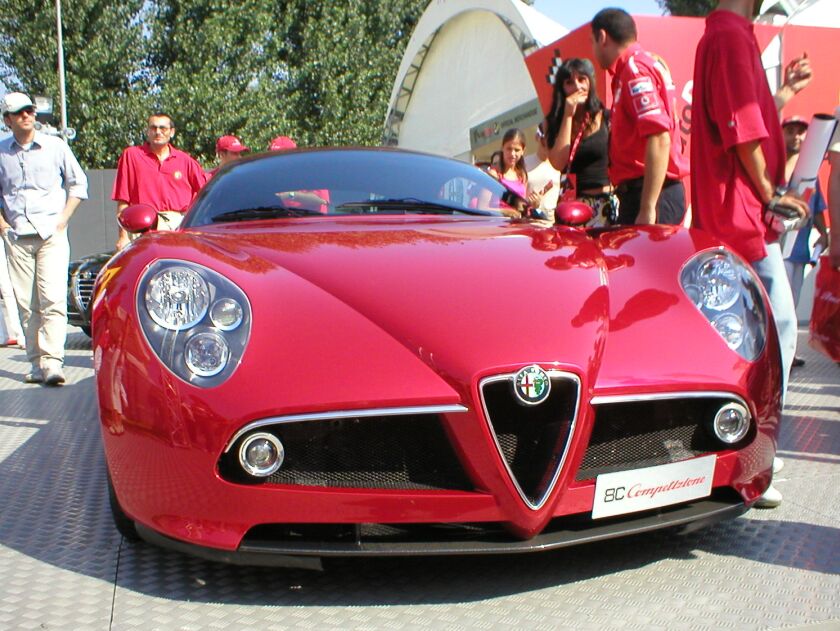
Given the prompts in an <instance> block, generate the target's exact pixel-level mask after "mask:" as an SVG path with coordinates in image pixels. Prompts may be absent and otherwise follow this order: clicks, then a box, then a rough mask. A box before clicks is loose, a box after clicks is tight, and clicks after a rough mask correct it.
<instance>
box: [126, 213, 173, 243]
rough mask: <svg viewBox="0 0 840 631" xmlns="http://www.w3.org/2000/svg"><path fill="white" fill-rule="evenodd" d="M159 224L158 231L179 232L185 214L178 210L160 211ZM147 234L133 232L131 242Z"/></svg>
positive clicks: (130, 234) (130, 236)
mask: <svg viewBox="0 0 840 631" xmlns="http://www.w3.org/2000/svg"><path fill="white" fill-rule="evenodd" d="M157 215H158V222H157V229H158V230H177V229H178V227H179V226H180V225H181V222H182V221H183V220H184V213H181V212H178V211H177V210H159V211H158V214H157ZM144 234H146V233H145V232H132V233H129V235H128V240H129V241H134V240H135V239H139V238H140V237H142V236H143V235H144Z"/></svg>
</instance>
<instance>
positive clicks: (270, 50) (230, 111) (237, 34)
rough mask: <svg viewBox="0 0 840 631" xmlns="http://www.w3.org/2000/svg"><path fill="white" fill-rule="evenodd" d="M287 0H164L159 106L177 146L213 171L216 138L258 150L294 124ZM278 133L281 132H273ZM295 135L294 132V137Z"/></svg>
mask: <svg viewBox="0 0 840 631" xmlns="http://www.w3.org/2000/svg"><path fill="white" fill-rule="evenodd" d="M275 5H276V6H277V7H282V6H283V5H284V2H282V0H281V1H279V2H276V3H275V2H268V1H263V0H245V1H244V2H238V1H236V0H158V1H157V2H156V3H155V4H154V5H153V9H152V12H153V15H154V19H153V20H151V21H150V24H149V26H150V33H151V49H150V55H149V59H150V72H151V75H152V76H153V77H154V82H153V83H154V100H155V107H156V109H160V110H163V111H165V112H167V113H169V114H170V115H171V116H172V118H173V119H174V121H175V125H176V128H177V130H178V131H177V134H178V135H177V136H176V139H175V144H176V145H177V146H179V147H180V148H182V149H185V150H187V151H189V152H191V153H193V155H195V156H196V157H197V158H199V159H200V160H201V161H203V162H204V163H205V165H206V166H209V165H210V164H212V163H213V161H214V157H213V154H214V144H215V140H216V138H217V137H218V136H220V135H223V134H236V135H238V136H240V137H242V139H243V141H244V142H245V144H248V145H249V146H251V148H252V149H257V150H259V149H262V148H264V147H265V145H266V144H268V141H267V139H266V136H267V135H269V134H271V131H270V130H272V129H284V128H286V127H288V116H287V112H288V111H289V108H288V103H287V102H286V101H285V100H284V96H285V94H284V80H285V77H287V76H288V69H287V67H286V63H285V61H284V48H285V44H284V38H285V34H284V31H285V24H284V23H283V22H282V21H279V22H278V21H277V19H276V18H277V13H278V9H277V8H275ZM274 135H277V134H274ZM288 135H291V134H288Z"/></svg>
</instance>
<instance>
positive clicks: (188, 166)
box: [111, 112, 207, 250]
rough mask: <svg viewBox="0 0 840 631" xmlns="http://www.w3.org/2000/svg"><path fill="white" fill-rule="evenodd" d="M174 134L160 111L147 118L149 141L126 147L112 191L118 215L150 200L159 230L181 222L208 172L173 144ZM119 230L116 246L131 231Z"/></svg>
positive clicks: (122, 243)
mask: <svg viewBox="0 0 840 631" xmlns="http://www.w3.org/2000/svg"><path fill="white" fill-rule="evenodd" d="M174 137H175V125H174V123H173V122H172V118H171V117H170V116H169V115H168V114H164V113H163V112H159V113H157V114H152V115H151V116H150V117H149V120H148V121H147V125H146V142H145V143H143V144H142V145H140V146H134V147H127V148H126V149H125V150H124V151H123V153H122V155H121V156H120V161H119V163H118V164H117V177H116V179H115V180H114V190H113V194H112V195H111V199H113V200H114V201H115V202H117V215H119V214H120V213H121V212H122V210H123V208H125V207H127V206H132V205H134V204H149V205H150V206H152V208H154V209H155V210H156V211H157V213H158V223H157V229H158V230H175V229H176V228H178V226H180V225H181V219H182V218H183V215H184V212H186V210H187V208H189V206H190V204H191V203H192V200H193V199H194V198H195V196H196V195H197V194H198V191H199V190H201V187H202V186H204V184H205V182H206V181H207V175H206V174H205V173H204V169H202V168H201V165H200V164H199V163H198V162H196V160H195V158H193V157H192V156H191V155H190V154H188V153H187V152H185V151H181V150H180V149H176V148H175V147H174V146H173V145H172V139H173V138H174ZM119 230H120V234H119V238H118V239H117V246H116V247H117V250H121V249H122V248H124V247H125V246H126V245H128V243H129V236H128V233H126V231H125V230H123V229H122V228H120V229H119Z"/></svg>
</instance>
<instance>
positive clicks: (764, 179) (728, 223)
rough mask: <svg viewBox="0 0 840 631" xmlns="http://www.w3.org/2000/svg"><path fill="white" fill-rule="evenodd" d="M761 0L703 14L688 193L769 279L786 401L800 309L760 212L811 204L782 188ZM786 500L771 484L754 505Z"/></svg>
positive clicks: (700, 215) (697, 217) (706, 220)
mask: <svg viewBox="0 0 840 631" xmlns="http://www.w3.org/2000/svg"><path fill="white" fill-rule="evenodd" d="M759 4H760V3H759V2H758V1H757V0H720V1H719V2H718V8H717V10H715V11H713V12H712V13H711V14H710V15H709V17H708V18H707V19H706V31H705V33H704V35H703V37H702V39H701V40H700V42H699V44H698V45H697V54H696V58H695V61H694V88H693V95H692V104H693V106H692V112H691V113H692V116H691V119H692V120H691V165H692V170H691V198H692V212H693V215H694V225H695V226H696V227H698V228H702V229H703V230H705V231H707V232H710V233H712V234H713V235H714V236H716V237H717V238H719V239H721V240H722V241H725V242H726V243H728V244H729V246H730V247H732V248H733V249H734V250H735V251H736V252H738V253H739V254H740V255H741V256H742V257H744V258H745V259H746V260H747V261H749V262H750V264H751V265H752V266H753V268H754V269H755V271H756V274H757V275H758V276H759V278H760V279H761V281H762V283H763V284H764V288H765V289H766V291H767V295H768V298H769V299H770V306H771V308H772V310H773V316H774V319H775V321H776V330H777V331H778V334H779V345H780V347H781V354H782V401H784V397H785V391H786V389H787V382H788V377H789V375H790V368H791V364H792V362H793V357H794V353H795V351H796V332H797V331H796V327H797V321H796V309H795V307H794V304H793V295H792V294H791V289H790V283H789V282H788V278H787V273H786V271H785V265H784V260H783V258H782V252H781V248H780V247H779V235H778V234H777V233H776V232H774V231H773V230H772V229H770V228H769V227H767V226H766V225H765V223H764V221H763V217H764V212H765V209H766V208H768V207H771V206H773V205H775V204H779V203H781V204H784V205H787V206H790V207H793V208H795V209H796V210H797V212H798V213H799V214H800V215H801V216H802V217H805V216H807V214H808V206H807V204H806V203H805V202H804V201H802V200H801V199H799V198H798V197H796V196H794V195H792V194H787V193H783V192H782V190H781V189H779V188H777V187H780V186H782V185H783V184H784V183H785V144H784V140H783V138H782V128H781V125H780V123H779V115H778V111H777V109H776V103H775V101H774V100H773V95H772V94H771V93H770V87H769V85H768V84H767V79H766V77H765V74H764V68H763V66H762V64H761V52H760V50H759V48H758V42H757V41H756V39H755V34H754V33H753V25H752V22H751V21H750V18H752V17H753V16H754V15H755V13H756V11H755V10H756V9H757V6H758V5H759ZM779 462H781V461H779ZM774 464H776V463H774ZM774 468H776V469H778V468H780V466H779V465H778V464H776V466H775V467H774ZM781 501H782V495H781V493H779V492H778V491H777V490H776V489H775V488H774V487H773V486H770V488H768V489H767V491H766V492H765V494H764V496H763V497H762V498H761V499H760V500H759V501H758V502H757V504H756V506H759V507H764V508H771V507H774V506H778V505H779V503H781Z"/></svg>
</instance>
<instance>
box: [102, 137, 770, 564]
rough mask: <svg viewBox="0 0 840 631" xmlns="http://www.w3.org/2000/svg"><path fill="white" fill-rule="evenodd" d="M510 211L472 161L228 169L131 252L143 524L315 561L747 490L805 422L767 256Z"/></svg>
mask: <svg viewBox="0 0 840 631" xmlns="http://www.w3.org/2000/svg"><path fill="white" fill-rule="evenodd" d="M511 207H513V208H517V207H518V208H520V209H521V208H522V207H523V200H521V199H520V198H518V197H516V196H515V195H513V194H512V193H511V192H510V191H508V190H507V189H505V188H504V187H503V186H502V185H501V184H500V183H498V182H497V181H496V180H494V179H493V178H491V177H490V176H488V175H487V174H485V173H483V172H482V171H480V170H479V169H476V168H474V167H472V166H471V165H467V164H463V163H460V162H456V161H452V160H448V159H444V158H440V157H435V156H430V155H424V154H417V153H409V152H403V151H398V150H387V149H342V150H301V151H296V152H285V153H282V154H271V155H262V156H254V157H252V158H247V159H245V160H242V161H240V162H238V163H236V164H234V165H233V166H231V167H230V168H225V169H223V170H222V171H220V172H219V174H218V175H216V177H214V178H213V180H212V181H211V182H210V183H209V184H208V186H207V187H206V188H205V189H204V190H203V191H202V193H201V195H200V196H199V197H198V199H197V200H196V201H195V203H194V204H193V206H192V208H191V210H190V211H189V214H188V216H187V217H186V219H185V221H184V224H183V226H182V228H181V229H180V230H179V231H177V232H150V233H149V234H147V235H145V236H143V237H142V238H139V239H137V240H136V241H135V242H134V243H133V244H132V245H131V246H129V247H128V248H126V249H125V250H123V251H122V252H120V253H119V254H117V255H116V256H115V257H114V258H113V259H111V261H110V262H108V263H107V265H106V266H105V267H104V269H103V270H102V272H101V273H100V274H99V278H98V281H97V285H96V289H95V297H94V308H93V331H94V341H93V345H94V365H95V368H96V382H97V389H98V396H99V408H100V414H101V426H102V436H103V442H104V448H105V455H106V460H107V466H108V473H109V484H110V491H111V504H112V509H113V513H114V517H115V521H116V524H117V526H118V528H119V529H120V531H121V532H122V533H123V534H124V535H126V536H129V537H136V536H137V535H138V534H139V536H140V537H141V538H143V539H145V540H147V541H150V542H153V543H157V544H160V545H164V546H168V547H171V548H176V549H179V550H183V551H188V552H191V553H193V554H197V555H199V556H203V557H209V558H213V559H217V560H224V561H229V562H234V563H246V564H273V565H291V566H302V567H314V566H317V565H318V564H319V563H320V558H321V557H325V556H334V555H414V554H423V555H426V554H478V553H506V552H524V551H535V550H545V549H550V548H555V547H559V546H565V545H570V544H576V543H581V542H587V541H594V540H598V539H603V538H608V537H616V536H620V535H625V534H630V533H638V532H643V531H647V530H651V529H655V528H662V527H668V526H684V527H686V526H687V527H696V526H697V525H701V524H706V523H710V522H713V521H716V520H719V519H723V518H727V517H734V516H737V515H739V514H741V513H743V512H744V511H745V510H747V509H748V508H749V507H750V505H751V504H752V503H753V502H754V501H755V500H756V499H757V498H758V497H759V495H761V493H762V492H763V491H764V490H765V488H766V487H767V486H768V485H769V483H770V478H771V468H772V461H773V455H774V451H775V444H776V434H777V430H778V425H779V418H780V397H779V393H780V368H779V349H778V344H777V337H776V332H775V329H774V325H773V319H772V318H771V317H770V311H769V308H768V305H767V301H766V297H765V295H764V293H763V291H762V289H761V287H760V284H759V281H758V280H757V278H756V277H755V275H754V274H753V272H752V271H751V269H750V268H749V267H748V266H747V265H746V264H745V263H744V262H743V261H742V260H741V259H739V258H738V257H737V256H736V255H735V254H733V253H732V252H731V251H729V250H727V249H726V248H725V247H724V246H723V245H722V244H721V243H719V242H717V241H715V240H714V239H712V238H711V237H710V236H708V235H706V234H705V233H703V232H700V231H695V230H684V229H679V228H675V227H672V226H645V227H615V228H605V229H604V228H602V229H586V228H582V227H574V226H562V225H557V226H552V225H549V224H547V223H546V222H540V221H527V220H517V219H515V218H512V217H511V216H510V215H516V214H518V213H517V212H515V211H513V210H511ZM147 210H148V209H144V208H142V207H132V208H130V209H129V210H128V211H127V212H126V214H125V218H124V225H128V226H132V227H134V229H142V228H145V227H148V226H149V225H150V223H152V222H153V221H154V213H147V212H146V211H147ZM138 217H140V219H138ZM132 222H133V223H132ZM134 224H138V225H134Z"/></svg>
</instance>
